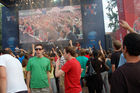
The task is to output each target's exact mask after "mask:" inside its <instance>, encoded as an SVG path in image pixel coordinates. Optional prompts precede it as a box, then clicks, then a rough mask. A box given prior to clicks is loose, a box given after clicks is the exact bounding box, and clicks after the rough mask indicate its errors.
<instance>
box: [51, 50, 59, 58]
mask: <svg viewBox="0 0 140 93" xmlns="http://www.w3.org/2000/svg"><path fill="white" fill-rule="evenodd" d="M52 51H53V53H54V54H55V56H56V57H57V58H59V56H58V54H57V52H56V51H55V50H54V48H52Z"/></svg>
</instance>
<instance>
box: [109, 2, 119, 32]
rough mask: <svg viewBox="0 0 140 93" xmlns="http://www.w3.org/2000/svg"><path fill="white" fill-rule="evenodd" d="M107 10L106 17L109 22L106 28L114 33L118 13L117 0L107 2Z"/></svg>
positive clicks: (116, 27) (117, 24) (116, 26)
mask: <svg viewBox="0 0 140 93" xmlns="http://www.w3.org/2000/svg"><path fill="white" fill-rule="evenodd" d="M106 9H107V10H108V13H107V16H108V18H109V20H110V23H109V24H108V27H109V28H111V29H112V32H115V31H116V29H118V26H119V23H118V11H117V0H108V6H107V7H106Z"/></svg>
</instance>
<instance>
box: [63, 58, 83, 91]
mask: <svg viewBox="0 0 140 93" xmlns="http://www.w3.org/2000/svg"><path fill="white" fill-rule="evenodd" d="M61 69H62V70H63V71H64V72H65V81H64V84H65V93H80V92H81V91H82V89H81V85H80V78H81V66H80V63H79V62H78V61H77V60H76V59H75V58H73V59H71V60H69V61H67V62H66V63H65V64H64V66H62V68H61Z"/></svg>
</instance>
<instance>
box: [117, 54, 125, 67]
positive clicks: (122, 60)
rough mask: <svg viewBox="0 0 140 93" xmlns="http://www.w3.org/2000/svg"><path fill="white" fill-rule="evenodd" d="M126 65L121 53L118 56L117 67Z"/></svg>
mask: <svg viewBox="0 0 140 93" xmlns="http://www.w3.org/2000/svg"><path fill="white" fill-rule="evenodd" d="M125 63H126V59H125V58H124V55H123V53H122V54H121V55H120V60H119V65H118V67H120V66H122V65H124V64H125Z"/></svg>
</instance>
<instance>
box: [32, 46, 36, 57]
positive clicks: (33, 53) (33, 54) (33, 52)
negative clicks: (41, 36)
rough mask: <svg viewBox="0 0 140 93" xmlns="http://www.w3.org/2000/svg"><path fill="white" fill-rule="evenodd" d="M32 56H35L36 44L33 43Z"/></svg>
mask: <svg viewBox="0 0 140 93" xmlns="http://www.w3.org/2000/svg"><path fill="white" fill-rule="evenodd" d="M32 56H35V45H34V44H32Z"/></svg>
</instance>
